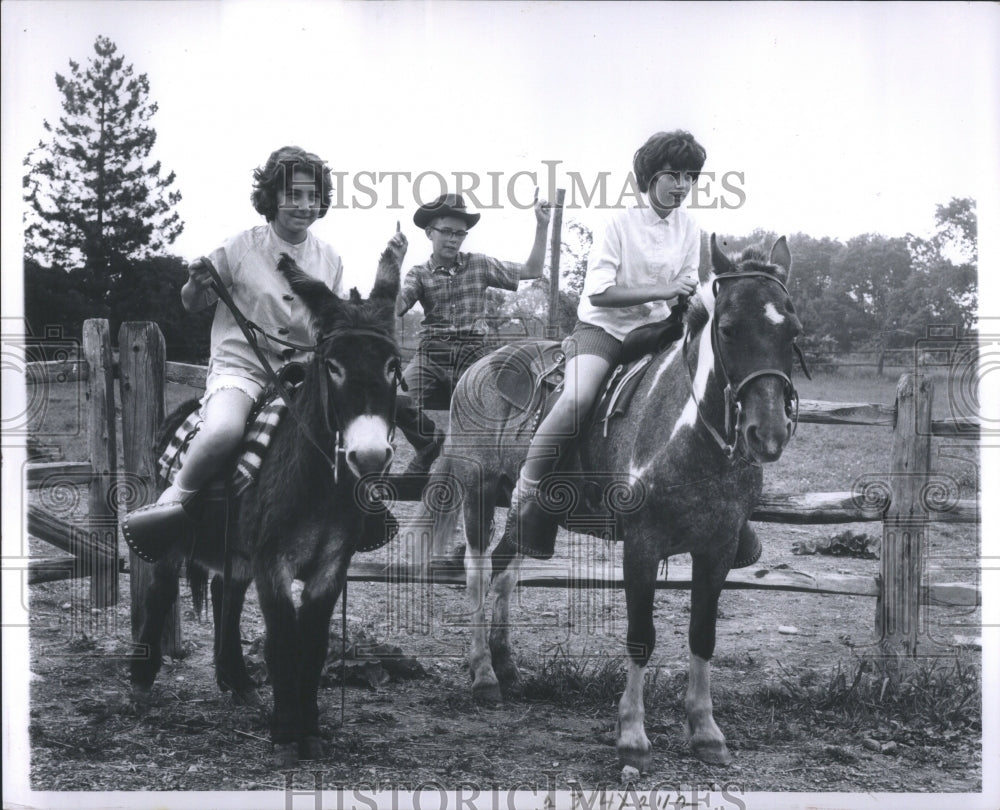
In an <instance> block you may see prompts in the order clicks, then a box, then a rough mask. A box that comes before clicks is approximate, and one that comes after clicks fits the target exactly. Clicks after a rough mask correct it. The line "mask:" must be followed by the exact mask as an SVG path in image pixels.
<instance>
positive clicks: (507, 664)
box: [493, 658, 521, 686]
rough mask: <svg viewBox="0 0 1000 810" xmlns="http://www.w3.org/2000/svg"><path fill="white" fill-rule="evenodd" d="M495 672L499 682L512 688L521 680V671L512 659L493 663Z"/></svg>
mask: <svg viewBox="0 0 1000 810" xmlns="http://www.w3.org/2000/svg"><path fill="white" fill-rule="evenodd" d="M493 671H494V672H495V673H496V675H497V680H498V681H500V683H502V684H506V685H508V686H511V685H513V684H515V683H517V682H518V681H520V680H521V670H519V669H518V668H517V664H515V663H514V662H513V660H511V659H510V658H507V659H503V660H501V661H499V662H498V661H497V660H496V659H494V661H493Z"/></svg>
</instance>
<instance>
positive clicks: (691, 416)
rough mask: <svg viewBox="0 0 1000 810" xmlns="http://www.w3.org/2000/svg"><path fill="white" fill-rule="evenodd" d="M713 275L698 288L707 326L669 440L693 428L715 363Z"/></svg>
mask: <svg viewBox="0 0 1000 810" xmlns="http://www.w3.org/2000/svg"><path fill="white" fill-rule="evenodd" d="M714 280H715V274H714V273H713V274H709V276H708V280H707V281H705V283H704V284H702V285H701V287H699V288H698V296H699V297H700V298H701V300H702V301H704V302H705V308H706V309H707V310H708V311H709V313H710V314H709V317H708V324H706V326H705V328H704V329H702V331H701V341H700V343H699V345H698V368H697V370H696V371H695V373H694V382H693V383H692V385H691V388H692V393H691V396H690V397H689V398H688V401H687V404H685V405H684V410H683V411H681V415H680V416H679V417H678V418H677V421H676V422H675V423H674V429H673V430H672V431H671V433H670V438H671V439H672V438H674V436H676V435H677V433H678V432H679V431H680V430H681V429H682V428H693V427H694V426H695V424H697V422H698V408H699V407H700V406H701V402H702V400H703V399H704V398H705V388H706V387H707V386H708V375H709V374H710V373H711V371H712V368H713V365H714V363H715V357H714V355H713V354H712V328H713V326H714V324H713V323H712V319H713V318H714V317H715V314H714V312H713V309H714V306H715V296H714V295H713V294H712V282H713V281H714Z"/></svg>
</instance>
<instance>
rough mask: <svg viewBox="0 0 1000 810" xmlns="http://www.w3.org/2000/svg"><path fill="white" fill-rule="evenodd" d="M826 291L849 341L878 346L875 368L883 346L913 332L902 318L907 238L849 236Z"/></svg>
mask: <svg viewBox="0 0 1000 810" xmlns="http://www.w3.org/2000/svg"><path fill="white" fill-rule="evenodd" d="M834 275H835V277H834V280H833V287H832V290H831V292H832V293H833V294H834V295H833V298H834V300H835V301H836V302H837V304H838V307H837V309H838V310H839V311H837V312H835V313H834V314H835V316H836V317H837V318H839V319H842V322H843V324H844V327H845V328H846V329H848V330H849V332H848V335H847V340H848V342H850V343H854V342H855V341H857V342H862V343H867V344H868V345H870V346H871V347H872V348H874V349H875V350H876V351H877V352H878V373H879V374H881V373H882V370H883V367H884V365H885V353H886V350H887V349H889V348H892V347H893V346H903V345H909V344H910V343H912V342H913V340H914V339H916V338H917V337H919V335H917V334H914V333H913V331H912V329H911V328H910V324H909V323H908V322H907V321H906V318H905V306H906V305H905V300H906V296H905V290H906V288H907V285H908V283H909V279H910V275H911V263H910V252H909V249H908V247H907V244H906V240H905V239H903V238H899V237H886V236H883V235H881V234H872V233H869V234H863V235H861V236H855V237H854V238H852V239H850V240H848V242H847V244H846V246H845V247H844V250H843V251H842V252H841V254H840V255H839V256H838V257H837V262H836V263H835V266H834Z"/></svg>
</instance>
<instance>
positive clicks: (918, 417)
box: [876, 374, 934, 663]
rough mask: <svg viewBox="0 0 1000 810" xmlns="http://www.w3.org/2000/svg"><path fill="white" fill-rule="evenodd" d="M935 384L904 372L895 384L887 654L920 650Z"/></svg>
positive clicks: (886, 527)
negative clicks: (921, 598)
mask: <svg viewBox="0 0 1000 810" xmlns="http://www.w3.org/2000/svg"><path fill="white" fill-rule="evenodd" d="M933 400H934V384H933V382H932V381H931V380H930V379H928V378H926V377H920V378H919V380H915V379H914V377H913V375H912V374H904V375H903V376H902V377H900V379H899V384H898V386H897V387H896V422H895V426H894V427H893V438H892V455H891V467H890V472H889V476H890V482H889V485H890V489H891V492H892V503H891V504H890V505H889V508H888V509H887V510H886V514H885V520H884V521H883V523H882V556H881V563H880V566H881V580H882V581H881V589H880V591H879V598H878V601H877V605H876V627H877V630H878V634H879V644H880V651H881V653H882V656H883V660H884V661H885V662H886V663H890V662H892V661H894V660H898V659H900V658H903V657H913V656H915V655H916V654H917V642H918V637H919V634H920V590H921V584H922V580H923V575H924V555H925V553H926V549H927V530H928V526H929V525H930V524H929V521H928V515H927V508H926V504H925V503H924V499H925V498H926V496H927V493H926V491H925V490H926V485H927V482H928V477H929V473H930V460H931V409H932V406H933Z"/></svg>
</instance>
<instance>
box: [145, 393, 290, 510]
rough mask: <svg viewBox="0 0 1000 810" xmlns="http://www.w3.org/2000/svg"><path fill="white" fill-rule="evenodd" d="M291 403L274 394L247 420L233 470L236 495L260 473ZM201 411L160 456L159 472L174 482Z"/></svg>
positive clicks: (182, 428)
mask: <svg viewBox="0 0 1000 810" xmlns="http://www.w3.org/2000/svg"><path fill="white" fill-rule="evenodd" d="M287 409H288V406H287V405H286V404H285V401H284V400H283V399H282V398H281V397H275V398H273V399H271V400H270V401H268V402H266V403H265V404H264V405H262V406H261V407H259V408H257V409H256V412H255V413H254V414H251V416H250V419H249V420H248V421H247V429H246V432H245V433H244V435H243V443H242V445H240V452H239V455H238V456H237V458H236V465H235V467H234V469H233V471H232V486H233V494H235V495H239V494H240V493H241V492H243V491H244V490H245V489H246V488H247V487H249V486H250V485H251V484H252V483H253V482H254V481H256V480H257V475H258V473H259V472H260V465H261V463H262V462H263V460H264V455H265V453H266V452H267V447H268V445H269V444H270V443H271V437H272V436H273V435H274V431H275V428H277V427H278V425H279V424H280V422H281V418H282V417H283V416H284V414H285V411H286V410H287ZM201 423H202V419H201V412H200V411H198V410H196V411H192V413H191V414H190V415H189V416H188V418H187V419H185V420H184V423H183V424H182V425H181V426H180V427H179V428H177V430H176V431H175V432H174V435H173V436H172V437H171V438H170V443H169V444H168V445H167V447H166V449H165V450H164V451H163V454H162V455H161V456H160V459H159V462H158V463H159V467H160V475H161V476H162V477H163V478H164V479H165V480H167V481H169V482H170V483H171V484H172V483H173V482H174V478H176V477H177V471H178V470H180V468H181V467H182V466H183V464H184V457H185V456H186V455H187V451H188V447H189V445H190V443H191V439H192V438H194V436H195V434H196V433H197V432H198V431H199V430H200V429H201Z"/></svg>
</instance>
